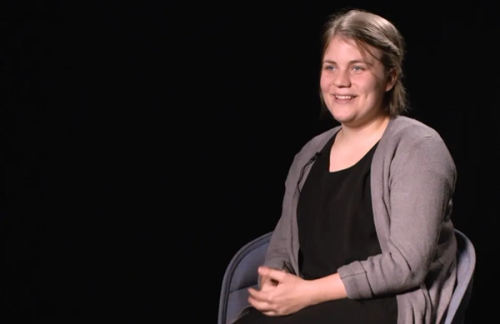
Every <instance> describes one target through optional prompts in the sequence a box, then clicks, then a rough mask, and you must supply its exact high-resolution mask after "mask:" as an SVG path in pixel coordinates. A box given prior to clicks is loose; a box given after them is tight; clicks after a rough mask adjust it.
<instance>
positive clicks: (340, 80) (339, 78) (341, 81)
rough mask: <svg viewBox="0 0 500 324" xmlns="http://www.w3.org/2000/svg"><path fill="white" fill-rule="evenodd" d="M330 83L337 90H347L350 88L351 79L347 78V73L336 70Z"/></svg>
mask: <svg viewBox="0 0 500 324" xmlns="http://www.w3.org/2000/svg"><path fill="white" fill-rule="evenodd" d="M332 83H333V85H335V86H336V87H337V88H348V87H350V86H351V79H350V78H349V71H346V70H344V71H342V70H337V71H336V73H335V74H334V75H333V78H332Z"/></svg>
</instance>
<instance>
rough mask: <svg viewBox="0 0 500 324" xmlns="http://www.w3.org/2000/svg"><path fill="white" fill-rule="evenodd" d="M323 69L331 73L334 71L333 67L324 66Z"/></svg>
mask: <svg viewBox="0 0 500 324" xmlns="http://www.w3.org/2000/svg"><path fill="white" fill-rule="evenodd" d="M324 69H325V70H327V71H333V70H335V67H334V66H333V65H325V67H324Z"/></svg>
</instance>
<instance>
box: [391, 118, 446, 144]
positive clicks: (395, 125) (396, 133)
mask: <svg viewBox="0 0 500 324" xmlns="http://www.w3.org/2000/svg"><path fill="white" fill-rule="evenodd" d="M383 138H384V139H385V140H386V141H388V142H394V143H400V142H406V143H407V144H410V143H412V142H420V141H422V140H424V139H434V140H437V141H442V138H441V136H440V135H439V133H438V132H437V131H436V130H435V129H433V128H432V127H430V126H428V125H426V124H424V123H422V122H421V121H418V120H416V119H413V118H409V117H405V116H398V117H396V118H394V119H392V120H391V121H390V123H389V125H388V127H387V130H386V132H385V134H384V136H383Z"/></svg>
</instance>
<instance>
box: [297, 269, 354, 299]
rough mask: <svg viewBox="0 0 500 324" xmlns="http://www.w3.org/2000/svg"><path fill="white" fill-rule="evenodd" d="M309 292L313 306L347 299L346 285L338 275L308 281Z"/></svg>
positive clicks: (307, 293)
mask: <svg viewBox="0 0 500 324" xmlns="http://www.w3.org/2000/svg"><path fill="white" fill-rule="evenodd" d="M307 286H308V288H307V290H308V291H307V292H306V295H307V296H308V299H309V303H310V304H311V305H315V304H319V303H323V302H326V301H330V300H336V299H343V298H347V293H346V290H345V287H344V283H343V282H342V279H340V276H339V274H338V273H335V274H332V275H329V276H326V277H323V278H319V279H315V280H309V281H307Z"/></svg>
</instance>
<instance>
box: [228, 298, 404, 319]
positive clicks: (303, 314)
mask: <svg viewBox="0 0 500 324" xmlns="http://www.w3.org/2000/svg"><path fill="white" fill-rule="evenodd" d="M380 306H381V305H375V304H374V303H372V302H370V301H356V300H351V299H343V300H336V301H329V302H325V303H321V304H318V305H314V306H310V307H307V308H304V309H302V310H300V311H298V312H296V313H294V314H290V315H287V316H267V315H264V314H262V313H261V312H260V311H258V310H256V309H255V308H250V310H249V312H248V313H247V314H246V315H244V316H243V317H241V318H240V319H238V321H236V322H235V323H234V324H312V323H314V324H323V323H324V324H326V323H329V324H366V323H374V324H376V323H384V324H387V323H392V322H393V321H394V320H395V319H394V317H393V316H392V318H391V315H390V314H391V313H392V314H394V312H396V313H397V310H396V309H387V308H386V307H380ZM387 306H390V305H387Z"/></svg>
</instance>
